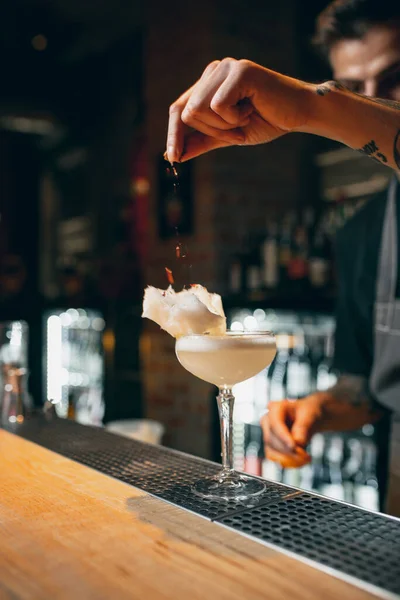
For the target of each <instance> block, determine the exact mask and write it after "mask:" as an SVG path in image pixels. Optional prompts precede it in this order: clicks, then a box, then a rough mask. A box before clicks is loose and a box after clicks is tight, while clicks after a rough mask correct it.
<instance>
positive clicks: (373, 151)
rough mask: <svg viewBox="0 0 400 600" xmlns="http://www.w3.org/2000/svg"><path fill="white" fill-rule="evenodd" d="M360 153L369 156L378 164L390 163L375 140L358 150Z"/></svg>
mask: <svg viewBox="0 0 400 600" xmlns="http://www.w3.org/2000/svg"><path fill="white" fill-rule="evenodd" d="M358 152H361V153H362V154H366V155H367V156H369V157H370V158H373V159H374V160H376V161H378V162H382V163H387V161H388V160H387V158H386V156H385V155H384V154H383V153H382V152H380V151H379V146H378V145H377V143H376V142H375V140H370V141H369V142H367V143H366V144H365V145H364V146H363V147H362V148H359V149H358Z"/></svg>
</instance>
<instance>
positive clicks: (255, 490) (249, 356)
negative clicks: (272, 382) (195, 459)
mask: <svg viewBox="0 0 400 600" xmlns="http://www.w3.org/2000/svg"><path fill="white" fill-rule="evenodd" d="M175 352H176V355H177V357H178V360H179V362H180V363H181V365H182V366H183V367H184V368H185V369H186V370H187V371H189V372H190V373H192V374H193V375H195V376H196V377H199V378H200V379H203V380H204V381H207V382H209V383H213V384H214V385H216V386H217V387H218V388H219V394H218V396H217V403H218V412H219V418H220V428H221V447H222V453H221V455H222V470H221V471H220V472H219V473H217V474H216V475H214V476H213V477H209V478H207V479H201V480H199V481H196V482H195V484H194V485H193V488H192V490H193V492H194V493H195V494H197V495H198V496H201V497H202V498H208V499H220V500H245V499H247V498H251V497H252V496H257V495H258V494H261V493H262V492H263V491H264V489H265V485H264V483H263V482H262V481H261V480H260V479H256V478H253V477H247V476H245V475H242V474H240V473H237V472H236V471H235V470H234V468H233V448H232V427H233V406H234V401H235V398H234V396H233V394H232V387H233V386H234V385H235V384H237V383H240V382H242V381H245V380H246V379H250V377H254V375H257V373H259V372H260V371H262V370H263V369H265V368H266V367H268V366H269V365H270V364H271V362H272V361H273V359H274V356H275V352H276V345H275V336H274V334H273V333H271V332H269V331H261V332H254V331H248V332H247V331H245V332H236V331H234V332H233V331H232V332H231V331H228V332H227V333H226V334H224V335H186V336H182V337H180V338H178V339H177V340H176V345H175Z"/></svg>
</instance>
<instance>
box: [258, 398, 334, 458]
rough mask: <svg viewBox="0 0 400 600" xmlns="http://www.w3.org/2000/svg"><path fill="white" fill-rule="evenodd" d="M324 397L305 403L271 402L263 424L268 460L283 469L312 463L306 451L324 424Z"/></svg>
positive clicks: (298, 401)
mask: <svg viewBox="0 0 400 600" xmlns="http://www.w3.org/2000/svg"><path fill="white" fill-rule="evenodd" d="M321 404H322V397H321V395H319V394H314V395H312V396H308V397H307V398H305V399H303V400H281V401H280V402H270V403H269V405H268V409H269V410H268V414H266V415H265V416H264V417H263V418H262V420H261V426H262V429H263V434H264V444H265V456H266V457H267V458H269V459H270V460H274V461H276V462H279V463H280V464H281V465H282V467H286V468H287V467H289V468H290V467H302V466H303V465H305V464H306V463H308V462H310V460H311V459H310V456H309V454H307V452H305V450H304V447H305V446H306V445H307V443H308V442H309V441H310V438H311V436H312V434H313V433H314V432H315V431H317V430H318V424H319V423H320V421H321V418H322V415H323V410H322V406H321Z"/></svg>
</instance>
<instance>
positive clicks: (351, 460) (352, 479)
mask: <svg viewBox="0 0 400 600" xmlns="http://www.w3.org/2000/svg"><path fill="white" fill-rule="evenodd" d="M346 446H347V451H348V453H349V454H348V457H347V460H346V461H345V463H344V465H343V468H342V474H343V480H344V487H345V500H346V501H347V502H350V503H351V504H357V492H356V485H357V477H358V473H359V472H360V470H361V468H362V463H363V448H362V443H361V441H360V440H359V439H357V438H349V439H348V440H347V444H346Z"/></svg>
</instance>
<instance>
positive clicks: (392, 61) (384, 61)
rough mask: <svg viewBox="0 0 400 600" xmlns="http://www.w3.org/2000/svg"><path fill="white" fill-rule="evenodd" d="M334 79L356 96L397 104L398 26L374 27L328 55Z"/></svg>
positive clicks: (399, 98)
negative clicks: (393, 101) (359, 37)
mask: <svg viewBox="0 0 400 600" xmlns="http://www.w3.org/2000/svg"><path fill="white" fill-rule="evenodd" d="M329 59H330V63H331V66H332V69H333V76H334V78H335V79H336V81H340V82H341V83H343V85H345V86H346V87H348V88H349V89H351V90H352V91H354V92H357V93H358V94H363V95H365V96H371V97H375V98H386V99H389V100H397V101H400V23H398V24H393V25H373V26H372V27H371V28H370V29H369V30H368V31H367V33H366V34H365V35H364V37H363V38H361V39H343V40H340V41H339V42H336V44H334V45H333V47H332V49H331V51H330V54H329Z"/></svg>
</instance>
